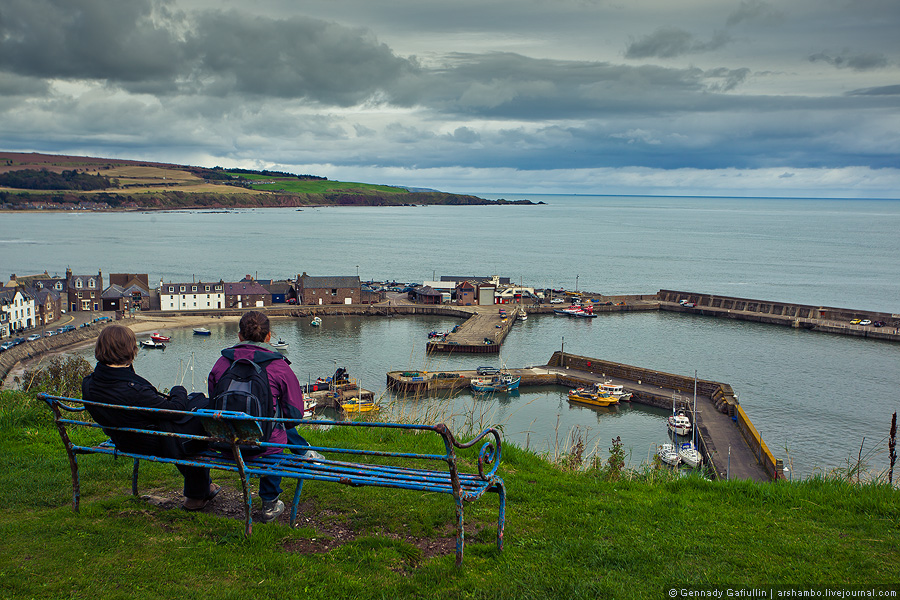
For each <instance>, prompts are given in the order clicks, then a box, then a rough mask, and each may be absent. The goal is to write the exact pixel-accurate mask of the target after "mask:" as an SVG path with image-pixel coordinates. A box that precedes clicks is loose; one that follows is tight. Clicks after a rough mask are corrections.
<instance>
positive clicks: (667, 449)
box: [656, 444, 681, 466]
mask: <svg viewBox="0 0 900 600" xmlns="http://www.w3.org/2000/svg"><path fill="white" fill-rule="evenodd" d="M656 455H657V456H658V457H659V460H661V461H663V462H664V463H666V464H667V465H672V466H675V465H677V464H678V463H680V462H681V457H679V456H678V452H677V451H676V450H675V444H660V445H659V446H657V447H656Z"/></svg>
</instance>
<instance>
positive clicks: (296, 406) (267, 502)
mask: <svg viewBox="0 0 900 600" xmlns="http://www.w3.org/2000/svg"><path fill="white" fill-rule="evenodd" d="M238 339H239V340H240V343H239V344H237V345H236V346H232V347H231V348H226V349H225V350H222V356H221V357H220V358H219V360H217V361H216V364H214V365H213V368H212V371H210V373H209V378H208V381H207V383H208V385H209V397H210V398H212V397H213V396H214V394H215V391H214V390H215V388H216V383H217V382H218V381H219V379H220V378H221V377H222V375H223V374H224V373H225V371H227V370H228V367H229V366H231V363H232V361H233V360H238V359H242V358H246V359H250V360H253V361H254V362H263V363H264V364H265V369H266V375H267V376H268V378H269V387H270V388H271V390H272V400H273V402H275V408H276V414H277V413H278V410H277V409H278V408H279V407H280V409H281V410H280V412H281V414H282V415H283V416H284V417H286V418H290V419H302V418H303V409H304V401H303V390H302V389H301V387H300V382H299V381H297V376H296V375H295V374H294V371H293V370H292V369H291V367H290V364H291V363H290V361H289V360H288V359H287V358H285V357H284V356H283V355H282V354H279V353H278V352H274V351H273V350H271V349H270V348H269V346H268V345H267V344H268V343H269V341H270V340H271V339H272V331H271V329H270V327H269V318H268V317H267V316H266V315H264V314H263V313H261V312H259V311H256V310H251V311H249V312H246V313H244V316H243V317H241V322H240V332H239V333H238ZM289 440H290V441H289ZM265 441H267V442H272V443H275V444H287V443H291V444H296V445H301V446H308V445H309V444H308V443H307V442H306V440H304V439H303V438H302V437H301V436H300V434H299V433H297V430H296V429H294V428H291V429H290V430H289V431H286V430H285V428H284V426H283V425H280V426H278V427H276V428H275V429H273V430H272V435H271V436H270V437H269V439H268V440H265ZM279 452H282V449H281V448H268V449H267V450H266V451H265V452H263V455H266V454H277V453H279ZM307 454H308V455H309V454H312V453H307ZM280 494H281V477H273V476H269V477H260V478H259V496H260V498H261V499H262V503H263V504H262V508H263V510H262V522H263V523H269V522H270V521H273V520H275V519H276V518H278V516H279V515H280V514H281V513H282V512H284V503H283V502H282V501H281V500H279V499H278V496H279V495H280Z"/></svg>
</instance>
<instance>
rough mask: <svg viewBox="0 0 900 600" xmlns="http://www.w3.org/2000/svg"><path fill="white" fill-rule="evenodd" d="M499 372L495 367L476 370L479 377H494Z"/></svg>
mask: <svg viewBox="0 0 900 600" xmlns="http://www.w3.org/2000/svg"><path fill="white" fill-rule="evenodd" d="M486 339H487V338H486ZM492 341H493V340H492ZM499 372H500V369H498V368H497V367H478V369H477V373H478V374H479V375H496V374H497V373H499Z"/></svg>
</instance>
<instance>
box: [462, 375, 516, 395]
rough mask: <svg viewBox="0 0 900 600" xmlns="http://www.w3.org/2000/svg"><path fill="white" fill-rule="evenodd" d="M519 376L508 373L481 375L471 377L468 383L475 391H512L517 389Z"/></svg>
mask: <svg viewBox="0 0 900 600" xmlns="http://www.w3.org/2000/svg"><path fill="white" fill-rule="evenodd" d="M521 381H522V378H521V377H513V376H512V374H510V373H499V374H497V375H488V376H483V377H473V378H472V380H471V383H470V384H469V385H470V386H471V387H472V389H473V390H475V391H476V392H512V391H514V390H517V389H519V383H520V382H521Z"/></svg>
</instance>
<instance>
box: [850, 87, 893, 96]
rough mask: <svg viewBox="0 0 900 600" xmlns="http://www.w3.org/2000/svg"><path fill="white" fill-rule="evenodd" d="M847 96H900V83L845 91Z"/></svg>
mask: <svg viewBox="0 0 900 600" xmlns="http://www.w3.org/2000/svg"><path fill="white" fill-rule="evenodd" d="M847 95H848V96H900V85H884V86H880V87H872V88H863V89H860V90H853V91H852V92H847Z"/></svg>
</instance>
